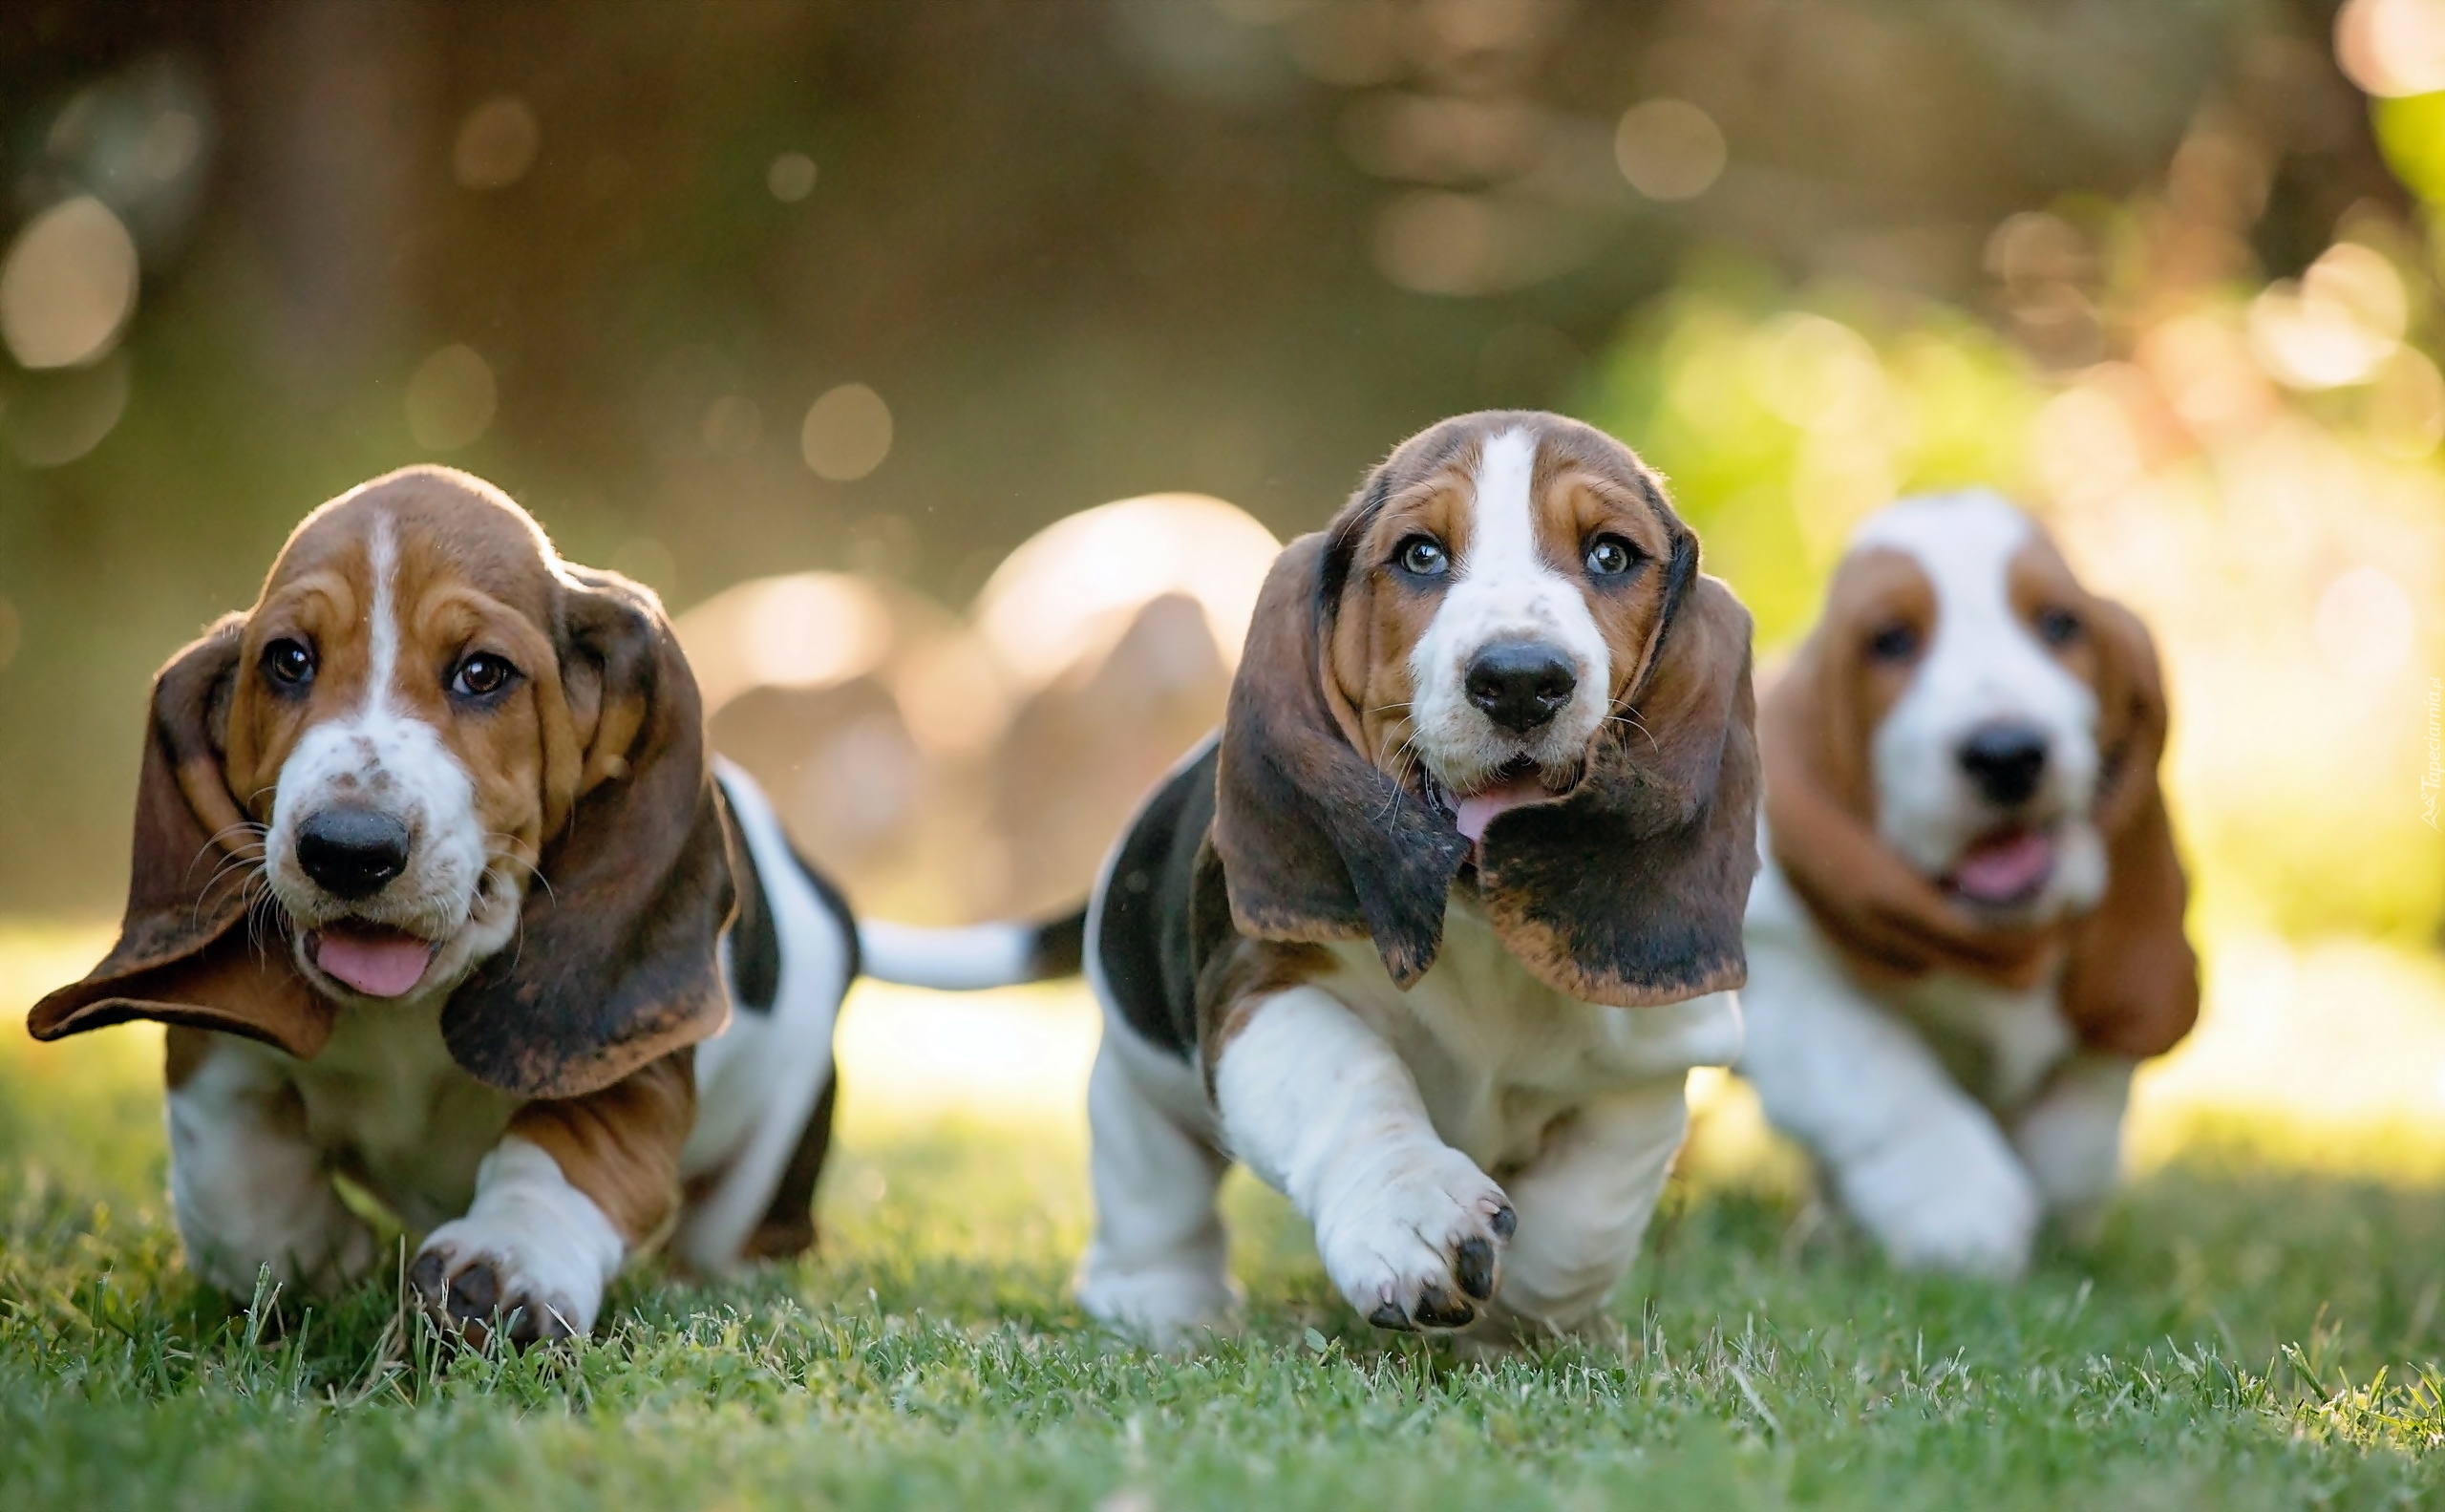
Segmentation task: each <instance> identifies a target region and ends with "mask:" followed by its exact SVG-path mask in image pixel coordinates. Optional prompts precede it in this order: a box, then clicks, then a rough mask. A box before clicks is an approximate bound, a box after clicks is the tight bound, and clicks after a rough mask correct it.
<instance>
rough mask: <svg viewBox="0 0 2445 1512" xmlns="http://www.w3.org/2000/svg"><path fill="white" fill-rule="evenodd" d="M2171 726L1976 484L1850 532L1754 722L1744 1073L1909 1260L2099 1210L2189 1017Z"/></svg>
mask: <svg viewBox="0 0 2445 1512" xmlns="http://www.w3.org/2000/svg"><path fill="white" fill-rule="evenodd" d="M2165 724H2166V713H2165V692H2164V684H2163V679H2162V676H2161V674H2160V673H2159V672H2158V666H2157V655H2156V650H2155V648H2154V647H2153V646H2152V645H2151V644H2150V641H2149V638H2148V632H2147V630H2146V629H2145V628H2142V627H2141V625H2140V623H2139V621H2138V619H2137V617H2136V616H2134V615H2133V614H2132V613H2131V612H2130V611H2129V610H2128V609H2125V608H2124V607H2121V606H2120V605H2118V604H2115V603H2113V602H2111V601H2109V600H2106V599H2102V598H2099V597H2097V596H2096V595H2094V594H2093V593H2090V592H2088V591H2087V590H2086V589H2084V588H2082V587H2081V586H2080V585H2079V583H2078V582H2077V581H2075V580H2074V579H2073V575H2072V571H2071V568H2070V567H2068V566H2067V565H2065V564H2064V561H2063V558H2062V556H2061V555H2060V554H2059V553H2057V551H2056V550H2055V548H2054V545H2053V543H2052V542H2050V541H2049V540H2048V539H2047V538H2046V535H2045V533H2044V532H2043V531H2042V530H2040V529H2039V528H2038V527H2037V525H2036V524H2035V523H2034V522H2031V521H2030V519H2029V517H2027V516H2026V515H2024V514H2022V513H2021V512H2020V511H2019V510H2017V509H2015V508H2013V507H2012V506H2011V505H2010V504H2009V503H2007V502H2005V501H2004V500H2002V499H2000V498H1998V497H1996V496H1995V495H1993V494H1990V493H1984V492H1972V493H1965V494H1956V495H1948V496H1942V497H1933V498H1923V499H1916V500H1905V501H1903V502H1902V503H1899V504H1896V505H1894V506H1892V507H1891V508H1889V509H1887V510H1886V511H1884V512H1883V513H1882V514H1880V515H1877V516H1875V517H1873V518H1871V519H1870V520H1868V521H1867V522H1865V523H1864V524H1862V525H1861V526H1860V529H1859V532H1858V534H1857V535H1856V536H1855V537H1854V538H1853V539H1852V542H1851V546H1850V550H1849V554H1848V555H1846V556H1845V557H1844V558H1843V560H1842V562H1841V564H1839V566H1838V567H1837V568H1836V570H1835V573H1834V580H1833V584H1832V586H1831V587H1830V588H1829V589H1828V592H1827V598H1826V605H1825V613H1824V618H1823V620H1822V621H1821V622H1820V623H1819V624H1818V628H1817V629H1816V631H1815V633H1814V634H1813V635H1811V637H1810V638H1809V640H1808V642H1807V643H1806V644H1805V645H1804V646H1802V647H1801V649H1800V650H1799V652H1798V654H1797V658H1796V659H1795V661H1794V663H1793V665H1792V666H1791V668H1790V670H1789V671H1787V672H1786V673H1785V674H1784V676H1783V677H1782V679H1781V680H1780V681H1779V682H1778V683H1776V684H1775V687H1774V688H1773V690H1772V691H1771V692H1769V693H1768V695H1767V697H1766V699H1765V701H1764V704H1763V705H1762V707H1761V709H1760V711H1759V713H1758V720H1757V728H1758V735H1759V741H1760V744H1761V746H1762V748H1763V751H1764V756H1765V763H1766V825H1765V829H1766V837H1767V839H1766V864H1765V868H1764V870H1763V871H1762V872H1761V873H1760V875H1759V876H1758V879H1757V884H1756V886H1755V889H1754V892H1753V894H1752V896H1751V899H1750V905H1749V920H1748V936H1749V968H1750V976H1749V988H1748V990H1747V991H1746V992H1744V993H1743V994H1742V998H1743V1003H1744V1006H1745V1007H1746V1008H1747V1010H1748V1013H1749V1045H1748V1049H1747V1051H1746V1052H1745V1054H1743V1056H1742V1060H1741V1065H1740V1070H1741V1074H1742V1075H1745V1076H1747V1077H1748V1078H1749V1079H1750V1081H1751V1082H1752V1083H1754V1085H1755V1087H1756V1089H1757V1093H1758V1096H1759V1097H1760V1099H1761V1100H1762V1102H1763V1103H1764V1105H1765V1110H1766V1113H1767V1116H1768V1117H1769V1118H1771V1119H1772V1120H1773V1121H1774V1122H1775V1125H1776V1126H1777V1127H1779V1128H1781V1129H1782V1130H1784V1131H1785V1132H1786V1133H1789V1134H1791V1135H1794V1136H1796V1137H1797V1138H1798V1139H1800V1140H1801V1141H1802V1142H1804V1143H1806V1144H1807V1145H1808V1146H1809V1147H1810V1148H1811V1149H1812V1150H1813V1151H1815V1152H1816V1154H1817V1156H1818V1159H1819V1160H1820V1161H1823V1163H1824V1165H1825V1166H1826V1167H1827V1169H1828V1170H1829V1172H1830V1174H1831V1175H1832V1177H1833V1182H1834V1185H1835V1187H1836V1189H1837V1190H1838V1192H1839V1195H1840V1197H1841V1200H1842V1202H1843V1203H1844V1204H1845V1205H1846V1206H1847V1207H1848V1208H1849V1210H1850V1211H1851V1213H1852V1214H1853V1215H1854V1216H1855V1217H1857V1218H1858V1220H1859V1221H1860V1223H1861V1224H1862V1225H1864V1226H1865V1227H1866V1228H1867V1229H1868V1230H1869V1231H1870V1232H1871V1233H1873V1234H1874V1235H1875V1236H1876V1237H1877V1239H1878V1240H1879V1241H1881V1242H1882V1244H1883V1246H1884V1247H1885V1248H1886V1250H1887V1251H1888V1252H1889V1253H1890V1254H1891V1255H1892V1256H1893V1257H1894V1259H1895V1260H1896V1261H1898V1262H1900V1263H1902V1264H1904V1265H1913V1266H1928V1267H1945V1268H1958V1269H1967V1270H1975V1271H1984V1272H1988V1273H1993V1274H2001V1275H2012V1274H2015V1273H2017V1272H2018V1271H2019V1270H2020V1269H2021V1268H2022V1267H2024V1266H2025V1265H2026V1264H2027V1262H2028V1258H2029V1252H2030V1243H2031V1241H2032V1239H2033V1238H2034V1236H2035V1234H2036V1230H2037V1227H2038V1224H2039V1222H2040V1220H2041V1218H2042V1217H2043V1216H2044V1214H2045V1213H2046V1212H2048V1211H2049V1210H2052V1211H2054V1212H2056V1213H2057V1214H2060V1215H2062V1216H2064V1217H2066V1218H2069V1219H2072V1220H2073V1221H2074V1222H2075V1223H2076V1222H2078V1221H2081V1220H2084V1219H2086V1218H2087V1217H2089V1216H2091V1215H2093V1214H2094V1212H2095V1210H2096V1209H2097V1208H2098V1206H2099V1205H2101V1203H2102V1202H2103V1200H2104V1199H2105V1198H2106V1196H2107V1195H2108V1194H2109V1193H2110V1192H2111V1191H2112V1190H2113V1187H2114V1183H2115V1179H2116V1176H2117V1170H2118V1164H2119V1158H2120V1145H2121V1129H2122V1115H2123V1107H2124V1103H2125V1101H2126V1099H2127V1097H2128V1095H2129V1092H2130V1086H2131V1074H2132V1070H2133V1068H2134V1066H2135V1064H2136V1063H2137V1061H2138V1060H2139V1059H2141V1058H2144V1057H2146V1056H2150V1055H2158V1054H2163V1053H2164V1052H2166V1051H2167V1050H2170V1049H2172V1048H2173V1046H2174V1044H2175V1043H2176V1042H2177V1041H2179V1039H2180V1038H2181V1037H2182V1035H2183V1034H2184V1033H2188V1031H2189V1029H2190V1026H2191V1023H2192V1021H2193V1020H2194V1019H2195V1018H2196V1017H2197V1016H2198V1012H2199V969H2198V962H2197V960H2196V958H2195V957H2194V956H2193V955H2192V953H2191V948H2190V945H2189V943H2188V942H2187V941H2186V940H2185V939H2184V937H2183V934H2182V906H2183V901H2184V897H2185V891H2186V889H2185V884H2184V882H2183V878H2182V871H2181V864H2180V862H2179V858H2178V857H2177V855H2176V854H2175V849H2174V839H2173V830H2172V827H2171V825H2170V823H2169V822H2168V820H2167V819H2166V815H2165V803H2164V798H2163V795H2162V794H2161V793H2160V792H2159V791H2158V785H2157V767H2158V761H2159V759H2160V758H2161V757H2162V756H2163V753H2164V745H2165Z"/></svg>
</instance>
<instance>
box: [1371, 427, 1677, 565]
mask: <svg viewBox="0 0 2445 1512" xmlns="http://www.w3.org/2000/svg"><path fill="white" fill-rule="evenodd" d="M1498 443H1500V445H1498ZM1523 446H1524V448H1525V450H1526V452H1527V454H1528V458H1529V468H1528V486H1529V492H1530V495H1531V497H1532V498H1536V499H1543V498H1546V497H1548V496H1549V495H1550V494H1551V493H1552V491H1553V490H1554V489H1555V487H1556V486H1557V485H1558V484H1563V483H1566V482H1568V483H1582V484H1585V485H1587V486H1589V487H1591V488H1593V489H1595V490H1597V491H1598V492H1599V494H1600V495H1601V496H1602V497H1603V498H1604V500H1605V501H1606V502H1608V503H1612V504H1615V505H1618V506H1620V507H1621V508H1622V509H1623V510H1624V511H1625V512H1626V514H1627V515H1629V516H1630V517H1631V519H1632V520H1633V521H1634V522H1636V523H1637V524H1638V525H1639V526H1640V527H1641V529H1640V533H1641V534H1642V535H1649V536H1652V537H1653V539H1652V540H1642V541H1640V542H1639V544H1640V545H1641V546H1642V547H1644V548H1646V549H1648V550H1650V551H1658V550H1660V549H1661V548H1662V547H1663V545H1664V543H1666V542H1667V541H1668V540H1669V537H1670V536H1672V535H1673V534H1675V533H1676V532H1677V531H1678V529H1679V528H1680V521H1679V519H1678V517H1676V516H1675V515H1674V514H1673V512H1672V506H1671V505H1670V503H1669V501H1668V500H1666V497H1665V493H1664V487H1663V484H1662V482H1661V481H1660V480H1659V479H1657V478H1656V476H1655V474H1654V472H1653V471H1652V470H1650V469H1649V468H1648V465H1647V464H1646V463H1645V462H1643V461H1641V460H1640V459H1639V458H1638V456H1637V454H1636V453H1634V452H1632V451H1631V450H1630V449H1629V448H1628V447H1626V446H1624V445H1623V444H1622V443H1621V442H1619V441H1617V440H1615V439H1613V437H1609V436H1607V435H1605V433H1604V432H1602V431H1600V430H1597V429H1596V428H1595V427H1593V426H1590V425H1584V424H1582V423H1580V422H1579V421H1577V420H1572V419H1567V418H1565V417H1563V416H1562V415H1546V414H1541V413H1538V412H1534V411H1520V410H1489V411H1481V412H1479V413H1477V414H1473V415H1456V416H1454V417H1453V418H1451V419H1448V420H1444V421H1441V422H1439V423H1437V424H1435V425H1431V426H1429V427H1427V428H1426V429H1425V430H1423V431H1420V432H1419V433H1418V434H1417V435H1415V436H1413V437H1410V438H1409V439H1408V440H1406V441H1403V442H1402V443H1401V444H1400V445H1399V446H1397V447H1395V448H1394V449H1393V455H1392V456H1390V457H1388V458H1385V459H1384V462H1383V464H1382V465H1381V466H1379V467H1377V468H1376V470H1375V472H1374V473H1373V475H1371V478H1370V479H1369V482H1368V486H1367V487H1366V488H1364V489H1362V490H1361V491H1360V492H1359V494H1358V495H1357V497H1355V498H1353V499H1352V500H1350V503H1349V504H1348V506H1346V507H1345V508H1344V509H1343V511H1342V513H1341V516H1340V517H1339V518H1338V519H1337V520H1336V521H1335V522H1334V524H1333V528H1332V535H1333V538H1334V539H1335V540H1336V541H1337V542H1340V543H1349V542H1351V541H1354V540H1355V539H1356V538H1358V537H1359V536H1361V535H1364V534H1365V533H1366V532H1367V530H1368V529H1369V527H1370V526H1371V525H1372V524H1373V523H1374V522H1376V521H1377V520H1378V519H1380V518H1381V517H1382V516H1383V515H1384V514H1385V513H1386V512H1387V511H1388V510H1391V509H1395V508H1397V507H1399V506H1400V505H1402V504H1404V503H1409V502H1414V501H1416V500H1419V499H1421V498H1424V497H1427V496H1431V495H1434V494H1436V493H1438V492H1441V491H1445V490H1450V491H1453V492H1455V493H1456V494H1459V495H1461V496H1463V497H1464V498H1466V499H1470V500H1474V498H1475V496H1476V494H1477V491H1478V488H1479V487H1480V486H1481V485H1483V484H1486V483H1487V482H1488V481H1489V479H1488V478H1487V477H1486V474H1487V473H1488V472H1489V471H1490V470H1499V468H1496V467H1495V466H1494V464H1495V463H1497V462H1499V461H1509V460H1512V459H1514V458H1516V452H1514V451H1513V449H1514V448H1521V447H1523ZM1498 453H1500V454H1501V455H1500V456H1498V455H1497V454H1498Z"/></svg>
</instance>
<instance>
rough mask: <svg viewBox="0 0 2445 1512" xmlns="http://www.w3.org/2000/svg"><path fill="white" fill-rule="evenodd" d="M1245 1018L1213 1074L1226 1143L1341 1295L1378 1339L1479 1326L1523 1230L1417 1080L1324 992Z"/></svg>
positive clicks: (1250, 1008) (1258, 1004)
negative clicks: (1443, 1131)
mask: <svg viewBox="0 0 2445 1512" xmlns="http://www.w3.org/2000/svg"><path fill="white" fill-rule="evenodd" d="M1233 1017H1234V1018H1235V1019H1236V1020H1237V1021H1238V1022H1237V1023H1236V1025H1235V1026H1234V1028H1235V1030H1236V1033H1227V1034H1226V1037H1225V1038H1224V1040H1223V1047H1222V1050H1221V1052H1220V1053H1219V1058H1218V1060H1217V1062H1216V1065H1215V1070H1214V1097H1215V1103H1216V1106H1217V1108H1218V1110H1219V1111H1220V1113H1221V1115H1222V1122H1223V1138H1224V1139H1226V1140H1227V1141H1228V1142H1229V1144H1230V1147H1231V1152H1232V1153H1233V1154H1234V1155H1236V1156H1238V1157H1239V1158H1240V1159H1241V1160H1243V1161H1246V1162H1247V1165H1248V1168H1249V1169H1250V1170H1253V1171H1254V1172H1256V1173H1257V1175H1258V1176H1260V1177H1262V1178H1263V1179H1264V1180H1265V1182H1268V1183H1269V1184H1271V1185H1272V1186H1273V1187H1274V1188H1276V1189H1277V1190H1279V1191H1280V1192H1281V1193H1282V1194H1283V1195H1284V1196H1286V1197H1287V1198H1289V1199H1290V1201H1291V1202H1292V1203H1294V1204H1295V1205H1296V1206H1297V1207H1298V1209H1299V1211H1300V1212H1302V1213H1303V1214H1305V1215H1306V1216H1307V1219H1308V1223H1309V1224H1310V1225H1313V1226H1314V1228H1315V1231H1316V1248H1317V1250H1318V1252H1319V1253H1320V1254H1322V1255H1323V1257H1324V1262H1325V1270H1326V1272H1327V1273H1328V1274H1329V1275H1330V1276H1331V1277H1332V1278H1333V1285H1335V1286H1336V1287H1338V1288H1341V1293H1342V1295H1343V1296H1345V1297H1348V1298H1349V1299H1350V1305H1351V1306H1352V1307H1354V1308H1356V1309H1357V1310H1359V1311H1360V1312H1361V1313H1363V1314H1365V1315H1366V1318H1367V1321H1368V1322H1370V1323H1372V1324H1374V1325H1376V1326H1377V1327H1379V1328H1387V1329H1404V1330H1408V1329H1420V1328H1426V1329H1456V1328H1460V1327H1463V1326H1465V1325H1467V1324H1469V1323H1471V1322H1473V1321H1475V1320H1476V1318H1477V1314H1478V1304H1481V1303H1483V1302H1486V1301H1487V1300H1489V1299H1490V1298H1492V1297H1493V1296H1494V1294H1495V1286H1496V1282H1497V1279H1498V1276H1499V1267H1500V1265H1501V1260H1502V1249H1503V1245H1504V1243H1505V1242H1506V1241H1508V1240H1509V1239H1510V1238H1511V1235H1512V1231H1513V1229H1514V1227H1515V1226H1516V1225H1517V1223H1518V1219H1517V1218H1516V1216H1515V1215H1514V1214H1513V1212H1512V1210H1511V1203H1510V1201H1509V1199H1507V1198H1506V1197H1504V1196H1503V1192H1502V1188H1501V1187H1499V1186H1497V1185H1496V1184H1495V1183H1494V1179H1493V1178H1491V1177H1489V1176H1487V1175H1486V1173H1485V1172H1483V1171H1481V1170H1479V1169H1478V1167H1477V1164H1476V1162H1474V1161H1471V1160H1470V1159H1469V1158H1468V1157H1467V1156H1465V1155H1462V1154H1461V1153H1460V1152H1459V1151H1457V1150H1456V1149H1453V1148H1452V1147H1451V1146H1450V1145H1447V1144H1445V1143H1444V1142H1443V1140H1442V1139H1439V1138H1437V1137H1436V1135H1435V1126H1434V1124H1433V1123H1432V1122H1431V1121H1430V1120H1429V1119H1428V1118H1427V1113H1426V1104H1425V1102H1424V1100H1423V1099H1421V1098H1420V1097H1419V1096H1418V1090H1417V1082H1416V1080H1415V1079H1414V1077H1412V1076H1411V1075H1410V1071H1409V1068H1408V1067H1407V1066H1405V1065H1403V1064H1402V1063H1401V1059H1400V1057H1399V1056H1398V1055H1395V1054H1393V1049H1392V1047H1391V1046H1389V1045H1387V1044H1386V1043H1384V1041H1383V1039H1382V1038H1381V1036H1379V1035H1377V1034H1376V1033H1375V1032H1374V1031H1373V1030H1371V1029H1370V1028H1368V1027H1367V1025H1366V1024H1364V1023H1362V1022H1360V1020H1359V1018H1358V1016H1357V1015H1356V1014H1354V1013H1352V1012H1350V1010H1349V1009H1347V1008H1345V1007H1343V1006H1342V1004H1341V1003H1340V1002H1339V1001H1337V1000H1336V999H1334V998H1333V997H1332V996H1331V995H1330V994H1329V993H1327V992H1325V991H1323V990H1320V989H1317V988H1313V987H1295V988H1291V989H1290V990H1287V991H1283V992H1277V993H1274V994H1272V995H1270V996H1266V997H1260V998H1255V999H1251V1000H1249V1001H1247V1002H1244V1003H1243V1004H1241V1005H1239V1006H1238V1007H1237V1008H1236V1009H1235V1010H1234V1013H1233Z"/></svg>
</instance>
